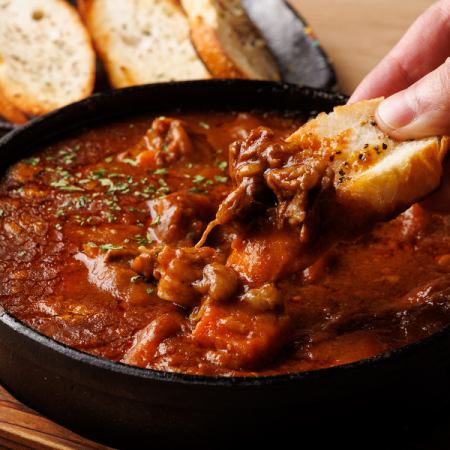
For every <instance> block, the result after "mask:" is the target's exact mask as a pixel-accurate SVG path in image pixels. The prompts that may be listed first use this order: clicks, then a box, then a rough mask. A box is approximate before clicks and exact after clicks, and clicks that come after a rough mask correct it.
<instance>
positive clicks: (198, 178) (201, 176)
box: [192, 175, 206, 184]
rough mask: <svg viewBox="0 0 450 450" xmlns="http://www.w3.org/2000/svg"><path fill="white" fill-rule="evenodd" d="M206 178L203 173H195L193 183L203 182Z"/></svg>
mask: <svg viewBox="0 0 450 450" xmlns="http://www.w3.org/2000/svg"><path fill="white" fill-rule="evenodd" d="M205 180H206V178H205V177H204V176H203V175H195V176H194V178H193V179H192V182H193V183H196V184H198V183H203V181H205Z"/></svg>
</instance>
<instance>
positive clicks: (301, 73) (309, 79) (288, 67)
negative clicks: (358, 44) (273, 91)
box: [242, 0, 337, 89]
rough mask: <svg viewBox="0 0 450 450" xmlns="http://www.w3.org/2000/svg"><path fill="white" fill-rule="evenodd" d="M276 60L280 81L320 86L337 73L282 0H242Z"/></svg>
mask: <svg viewBox="0 0 450 450" xmlns="http://www.w3.org/2000/svg"><path fill="white" fill-rule="evenodd" d="M242 3H243V4H244V6H245V9H246V10H247V13H248V15H249V16H250V18H251V19H252V20H253V22H254V23H255V24H256V25H257V26H258V28H259V30H260V31H261V34H262V35H263V36H264V38H265V40H266V42H267V44H268V46H269V48H270V50H271V51H272V53H273V55H274V56H275V58H276V59H277V61H278V65H279V67H280V71H281V75H282V77H283V80H284V81H285V82H287V83H294V84H300V85H303V86H310V87H314V88H319V89H331V88H334V87H335V86H336V81H337V80H336V73H335V71H334V68H333V66H332V65H331V63H330V60H329V59H328V57H327V55H326V54H325V52H324V51H323V49H322V47H321V46H320V43H319V41H318V39H317V37H316V36H315V35H314V33H313V31H312V29H311V27H310V26H309V25H308V23H307V22H306V21H305V20H304V19H303V18H302V17H301V16H300V15H299V14H298V13H297V12H296V11H295V10H294V9H293V8H292V7H291V6H290V5H289V4H288V3H287V2H286V1H285V0H242Z"/></svg>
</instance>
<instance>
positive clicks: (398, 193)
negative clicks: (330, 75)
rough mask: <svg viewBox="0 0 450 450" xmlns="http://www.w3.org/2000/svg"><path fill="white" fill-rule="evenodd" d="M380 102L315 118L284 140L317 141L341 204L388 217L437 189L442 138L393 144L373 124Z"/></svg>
mask: <svg viewBox="0 0 450 450" xmlns="http://www.w3.org/2000/svg"><path fill="white" fill-rule="evenodd" d="M381 101H382V99H374V100H367V101H362V102H358V103H354V104H351V105H346V106H339V107H337V108H335V109H334V112H332V113H330V114H325V113H322V114H319V115H318V116H317V118H315V119H313V120H311V121H310V122H308V123H307V124H306V125H304V126H303V127H301V128H300V129H299V130H298V131H297V132H295V133H294V134H293V135H291V136H290V137H289V138H288V141H290V142H293V143H295V142H298V143H299V145H301V143H302V142H307V141H308V139H311V138H312V139H317V140H318V141H320V142H321V145H322V149H321V150H322V151H325V152H328V153H329V156H330V165H331V166H332V168H333V169H334V173H335V180H334V184H335V188H336V194H337V198H338V200H339V202H341V203H342V204H348V205H351V204H355V205H359V206H361V205H364V207H366V208H369V209H371V210H373V212H374V213H376V214H378V215H385V216H388V215H389V214H393V213H395V212H396V211H399V210H401V209H402V208H403V207H405V206H408V205H410V204H412V203H413V202H415V201H417V200H419V199H421V198H422V197H424V196H425V195H427V194H429V193H430V192H432V191H433V190H434V189H436V188H437V187H438V186H439V183H440V179H441V175H442V161H443V159H444V156H445V154H446V152H447V151H448V148H449V138H448V137H445V136H444V137H439V136H435V137H429V138H424V139H420V140H414V141H405V142H399V141H395V140H393V139H391V138H390V137H389V136H387V135H386V134H384V133H383V132H382V131H381V130H380V129H379V128H378V126H377V124H376V122H375V111H376V108H377V107H378V105H379V103H380V102H381Z"/></svg>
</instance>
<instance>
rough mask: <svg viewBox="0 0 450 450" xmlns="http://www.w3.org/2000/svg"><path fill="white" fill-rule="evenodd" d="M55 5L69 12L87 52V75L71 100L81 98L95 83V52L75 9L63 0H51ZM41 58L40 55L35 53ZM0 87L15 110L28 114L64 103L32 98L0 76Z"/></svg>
mask: <svg viewBox="0 0 450 450" xmlns="http://www.w3.org/2000/svg"><path fill="white" fill-rule="evenodd" d="M53 1H54V2H55V6H56V5H57V7H58V8H61V9H65V11H66V12H67V13H68V14H69V16H70V18H71V19H70V20H71V21H72V23H73V24H74V25H75V27H76V28H77V29H78V32H79V33H80V36H82V41H83V46H84V51H85V53H86V54H87V58H86V60H85V61H83V63H84V64H86V63H87V64H88V66H89V71H88V73H89V77H88V79H87V80H85V83H84V85H83V86H82V87H81V89H80V92H79V94H78V95H77V98H74V99H73V101H76V100H81V99H82V98H85V97H88V96H89V95H90V94H91V93H92V92H93V90H94V84H95V58H96V56H95V52H94V49H93V46H92V42H91V38H90V36H89V34H88V32H87V30H86V28H85V26H84V24H83V22H82V20H81V18H80V16H79V15H78V13H77V10H76V9H75V8H74V7H72V6H71V5H69V4H68V3H67V2H66V1H65V0H53ZM37 57H38V58H41V57H42V55H37ZM0 87H1V89H2V90H3V95H4V97H5V99H6V100H7V101H8V102H9V103H10V104H11V105H12V106H14V107H15V108H16V109H17V110H19V111H21V112H22V113H25V114H27V115H30V116H34V115H36V116H38V115H42V114H46V113H48V112H50V111H52V110H54V109H56V108H58V107H61V106H63V105H64V104H65V103H64V102H61V100H60V99H56V98H55V99H48V101H45V102H42V101H38V99H36V98H32V97H31V96H30V95H29V94H28V93H27V92H25V91H23V90H22V89H21V87H20V86H19V85H18V84H16V83H15V82H14V80H11V79H4V78H2V77H0Z"/></svg>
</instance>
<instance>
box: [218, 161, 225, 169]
mask: <svg viewBox="0 0 450 450" xmlns="http://www.w3.org/2000/svg"><path fill="white" fill-rule="evenodd" d="M217 167H218V168H219V169H220V170H226V169H227V167H228V163H227V162H226V161H220V162H219V163H218V164H217Z"/></svg>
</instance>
